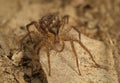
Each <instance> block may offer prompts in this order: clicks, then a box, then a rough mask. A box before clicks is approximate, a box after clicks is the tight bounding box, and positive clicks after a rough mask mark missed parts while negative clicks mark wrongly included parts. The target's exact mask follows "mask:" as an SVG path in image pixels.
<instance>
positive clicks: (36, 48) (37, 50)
mask: <svg viewBox="0 0 120 83" xmlns="http://www.w3.org/2000/svg"><path fill="white" fill-rule="evenodd" d="M43 46H45V49H46V52H47V57H48V67H49V71H48V72H49V76H51V64H50V53H49V48H48V47H47V45H46V44H45V43H44V42H39V44H36V46H35V50H34V51H35V56H36V55H38V54H39V50H40V49H41V48H42V47H43ZM34 61H35V59H34V58H33V61H32V64H33V66H34V65H35V64H34Z"/></svg>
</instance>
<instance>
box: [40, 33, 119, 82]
mask: <svg viewBox="0 0 120 83" xmlns="http://www.w3.org/2000/svg"><path fill="white" fill-rule="evenodd" d="M82 42H83V43H84V45H85V46H86V47H87V48H88V49H89V50H90V52H91V53H92V54H93V57H94V59H95V61H96V62H97V63H98V64H99V65H102V67H104V68H106V69H107V70H106V69H101V68H95V67H93V66H94V63H93V62H92V60H91V58H90V56H89V55H88V53H87V52H86V51H85V50H84V49H83V48H81V47H80V46H79V44H77V43H75V47H76V50H77V53H78V56H79V65H80V70H81V74H82V75H81V76H80V75H78V71H77V67H76V63H75V56H74V54H73V52H72V50H71V47H70V43H69V42H66V47H65V49H64V51H63V52H61V53H56V52H54V51H52V52H51V71H52V72H51V76H48V65H47V57H46V54H45V53H44V52H42V53H44V54H40V56H41V62H42V65H43V67H44V70H45V71H46V74H47V77H48V82H49V83H118V81H117V80H118V78H117V73H116V70H115V68H114V60H113V55H112V53H111V51H110V50H111V49H110V48H107V47H106V46H105V45H104V43H102V42H100V41H96V40H93V39H90V38H88V37H86V36H84V35H82Z"/></svg>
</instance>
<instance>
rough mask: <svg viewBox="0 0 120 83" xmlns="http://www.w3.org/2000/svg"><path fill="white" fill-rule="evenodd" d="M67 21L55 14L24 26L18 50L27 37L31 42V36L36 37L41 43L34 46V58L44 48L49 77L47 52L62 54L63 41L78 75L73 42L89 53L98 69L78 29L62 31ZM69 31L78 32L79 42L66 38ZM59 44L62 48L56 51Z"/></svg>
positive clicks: (67, 18)
mask: <svg viewBox="0 0 120 83" xmlns="http://www.w3.org/2000/svg"><path fill="white" fill-rule="evenodd" d="M68 21H69V16H68V15H65V16H63V17H62V18H59V17H58V15H56V14H49V15H46V16H43V17H42V18H41V19H40V20H39V22H36V21H32V22H31V23H29V24H27V25H26V28H27V31H28V33H27V34H26V35H25V36H24V37H23V38H22V39H21V40H20V43H21V47H20V49H22V42H23V41H24V40H25V39H26V38H27V37H29V38H30V39H31V42H33V38H32V35H35V36H36V37H38V38H39V39H41V41H40V42H38V43H36V44H35V46H34V56H36V55H38V54H39V50H40V49H41V48H43V47H44V48H45V50H46V53H47V57H48V66H49V76H50V75H51V64H50V53H49V52H50V51H51V50H55V51H56V52H62V51H63V50H64V47H65V41H69V42H70V44H71V49H72V51H73V53H74V55H75V58H76V65H77V70H78V73H79V75H81V72H80V69H79V60H78V55H77V52H76V50H75V46H74V42H77V43H79V45H80V46H81V47H82V48H84V50H86V51H87V52H88V53H89V56H90V57H91V59H92V61H93V62H94V63H95V66H96V67H99V65H98V64H97V63H96V61H95V60H94V59H93V56H92V54H91V52H90V51H89V50H88V49H87V48H86V46H84V45H83V43H82V42H81V33H80V31H79V30H78V28H77V27H74V26H70V27H67V29H65V30H64V25H65V24H68ZM31 25H34V26H35V29H36V30H37V31H30V26H31ZM71 29H74V30H75V31H76V32H78V34H79V40H77V39H74V38H71V37H68V36H67V35H68V32H69V31H71ZM60 42H61V43H62V47H61V49H57V48H56V45H57V44H59V43H60ZM33 43H34V42H33ZM34 60H36V59H35V58H34V57H33V59H32V63H33V66H34V68H37V67H35V65H34Z"/></svg>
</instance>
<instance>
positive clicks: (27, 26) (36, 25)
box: [26, 21, 39, 41]
mask: <svg viewBox="0 0 120 83" xmlns="http://www.w3.org/2000/svg"><path fill="white" fill-rule="evenodd" d="M31 25H34V26H35V28H36V29H37V30H38V29H39V25H38V23H37V22H36V21H32V22H31V23H29V24H27V25H26V28H27V31H28V33H30V26H31ZM29 38H30V39H31V41H32V37H31V35H30V34H29Z"/></svg>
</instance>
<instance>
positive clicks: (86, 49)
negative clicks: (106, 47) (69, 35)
mask: <svg viewBox="0 0 120 83" xmlns="http://www.w3.org/2000/svg"><path fill="white" fill-rule="evenodd" d="M71 40H72V41H74V42H77V43H79V44H80V46H81V47H82V48H83V49H84V50H85V51H87V52H88V54H89V56H90V57H91V59H92V61H93V62H94V64H95V65H96V66H97V67H100V65H99V64H97V63H96V61H95V60H94V58H93V55H92V54H91V52H90V51H89V50H88V48H87V47H86V46H85V45H84V44H83V43H82V42H81V41H79V40H75V39H66V40H65V41H71Z"/></svg>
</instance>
